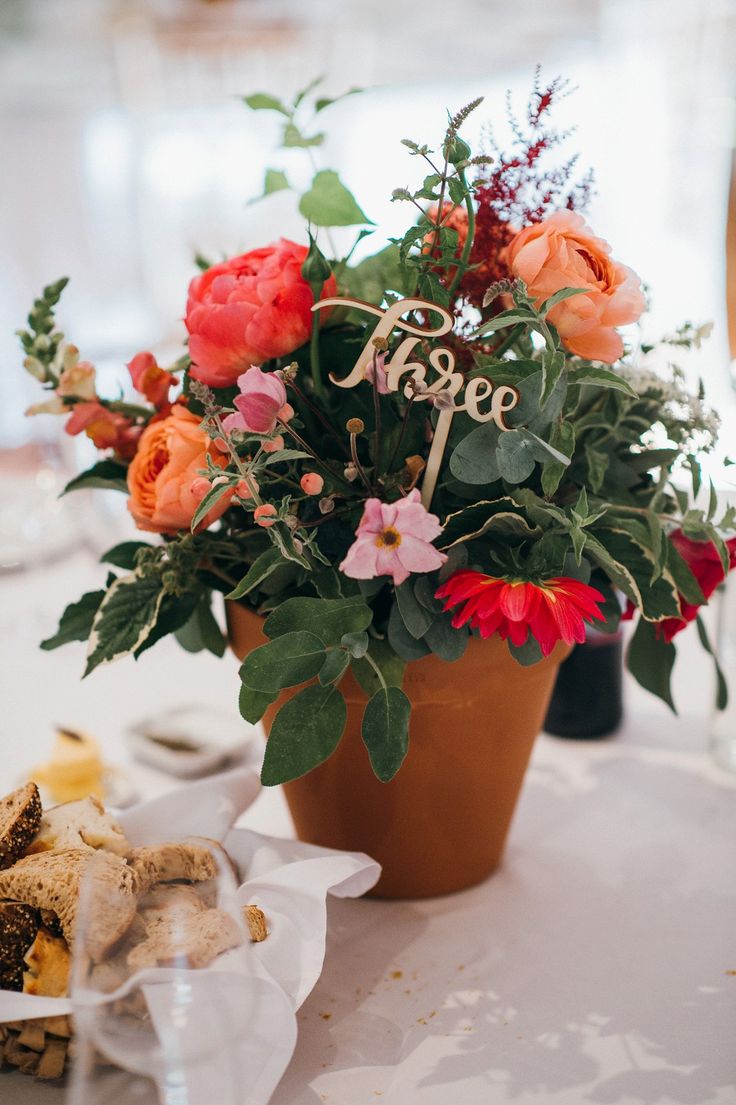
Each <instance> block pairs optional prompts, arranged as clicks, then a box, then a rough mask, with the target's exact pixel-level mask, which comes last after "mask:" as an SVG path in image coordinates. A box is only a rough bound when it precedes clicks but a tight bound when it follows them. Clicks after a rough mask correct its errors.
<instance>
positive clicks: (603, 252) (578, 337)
mask: <svg viewBox="0 0 736 1105" xmlns="http://www.w3.org/2000/svg"><path fill="white" fill-rule="evenodd" d="M610 252H611V251H610V247H609V246H608V244H607V243H606V242H604V241H602V240H601V239H600V238H596V237H595V236H594V235H593V232H592V231H591V230H590V228H589V227H587V226H586V225H585V221H584V219H583V218H582V216H581V215H576V214H575V213H574V212H572V211H556V212H555V213H554V215H550V217H549V218H548V219H544V220H543V221H542V222H539V223H535V224H534V225H532V226H528V227H526V228H525V229H524V230H522V231H520V233H518V234H516V235H515V237H514V238H512V240H511V242H510V244H509V247H508V255H507V259H508V265H509V268H510V269H511V271H512V272H513V274H514V276H518V277H520V278H521V279H522V280H523V281H524V282H525V284H526V286H527V288H528V290H529V294H530V295H531V296H533V298H534V299H535V300H536V302H537V306H539V304H540V303H541V302H542V301H543V300H545V299H547V298H548V297H549V296H551V295H553V294H554V292H558V291H560V290H561V289H562V288H585V289H586V292H585V294H583V293H581V294H580V295H575V296H571V298H570V299H565V300H563V301H562V303H558V304H557V306H556V307H553V308H552V310H551V311H550V312H549V316H548V317H549V320H550V322H552V323H553V324H554V326H556V327H557V330H558V332H559V335H560V337H561V338H562V342H563V344H564V346H565V348H566V349H569V350H570V352H571V353H575V354H577V355H578V356H579V357H585V358H586V359H588V360H591V361H603V362H604V363H605V364H612V363H613V362H614V361H616V360H618V358H619V357H620V356H621V354H622V353H623V351H624V343H623V341H622V340H621V336H620V335H619V334H618V333H617V332H616V330H615V327H616V326H624V325H625V324H626V323H629V322H635V321H636V320H637V319H638V318H639V315H640V314H641V313H642V311H643V310H644V306H645V304H644V296H643V295H642V291H641V285H640V282H639V277H638V276H637V275H636V273H635V272H632V270H631V269H628V268H626V266H625V265H619V264H618V263H617V262H615V261H613V260H612V259H611V256H610Z"/></svg>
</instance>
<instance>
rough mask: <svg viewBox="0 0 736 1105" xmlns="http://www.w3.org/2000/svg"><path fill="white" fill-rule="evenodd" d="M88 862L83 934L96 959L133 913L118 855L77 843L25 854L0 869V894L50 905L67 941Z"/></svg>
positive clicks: (132, 892) (133, 887) (131, 886)
mask: <svg viewBox="0 0 736 1105" xmlns="http://www.w3.org/2000/svg"><path fill="white" fill-rule="evenodd" d="M90 865H93V867H92V870H91V871H90V879H92V880H93V881H92V883H91V886H90V891H91V892H90V893H89V894H88V895H87V899H88V903H89V909H88V928H87V931H86V933H85V940H86V942H87V948H88V951H89V954H90V956H91V958H92V959H93V960H94V961H95V962H98V961H99V960H100V959H104V957H105V955H106V954H107V953H108V952H109V951H110V949H111V948H112V947H113V946H114V945H115V944H116V943H117V942H118V940H120V938H121V937H122V936H123V935H124V934H125V933H126V932H127V930H128V928H129V927H130V925H131V924H132V922H133V918H134V917H135V913H136V905H137V901H138V898H137V880H136V877H135V874H134V873H133V871H132V870H131V869H130V867H128V865H127V863H126V862H125V860H124V859H121V858H120V857H119V856H113V855H111V854H110V853H109V852H102V851H100V852H91V851H89V850H88V849H80V848H70V849H68V850H67V851H64V852H40V853H39V854H38V855H33V856H26V858H25V859H21V860H19V861H18V862H17V863H16V864H15V865H14V866H13V867H11V868H10V869H9V870H7V871H0V898H13V899H16V900H17V901H21V902H26V903H27V904H28V905H30V906H33V907H34V908H35V909H49V910H52V911H53V912H54V913H55V914H56V916H57V917H58V918H59V924H60V926H61V931H62V932H63V934H64V936H65V937H66V940H67V943H68V944H70V945H71V943H72V942H73V940H74V934H75V928H76V923H77V912H78V907H79V897H80V891H81V888H82V882H83V879H84V875H85V873H86V872H87V870H88V867H89V866H90Z"/></svg>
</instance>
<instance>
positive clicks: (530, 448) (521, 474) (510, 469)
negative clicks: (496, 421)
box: [496, 430, 535, 484]
mask: <svg viewBox="0 0 736 1105" xmlns="http://www.w3.org/2000/svg"><path fill="white" fill-rule="evenodd" d="M534 456H535V448H534V444H533V442H532V441H531V439H530V438H528V437H526V438H525V437H522V434H521V431H520V430H507V431H506V432H505V433H502V434H501V439H500V441H499V443H498V448H497V449H496V461H497V464H498V470H499V472H500V474H501V477H502V479H504V480H505V481H506V483H511V484H519V483H523V482H524V480H526V479H528V478H529V476H531V474H532V472H533V471H534V464H535V459H534Z"/></svg>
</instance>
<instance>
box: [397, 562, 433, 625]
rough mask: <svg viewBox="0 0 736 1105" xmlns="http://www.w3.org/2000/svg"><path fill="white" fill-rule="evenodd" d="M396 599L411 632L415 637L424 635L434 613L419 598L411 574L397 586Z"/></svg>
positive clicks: (403, 619)
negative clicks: (415, 592)
mask: <svg viewBox="0 0 736 1105" xmlns="http://www.w3.org/2000/svg"><path fill="white" fill-rule="evenodd" d="M396 601H397V602H398V604H399V613H400V614H401V620H402V621H403V623H404V625H405V626H406V628H407V629H408V631H409V633H411V635H412V637H415V638H419V637H423V636H424V634H425V633H426V631H427V630H428V629H429V627H430V625H431V624H432V619H433V617H434V615H433V614H432V613H431V612H430V611H429V610H427V608H426V607H425V606H422V604H421V603H420V602H419V601H418V600H417V598H416V596H415V594H414V581H413V579H412V577H411V576H410V577H409V579H407V580H405V581H404V583H402V584H401V585H400V586H399V587H397V588H396Z"/></svg>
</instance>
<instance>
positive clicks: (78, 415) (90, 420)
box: [64, 399, 142, 460]
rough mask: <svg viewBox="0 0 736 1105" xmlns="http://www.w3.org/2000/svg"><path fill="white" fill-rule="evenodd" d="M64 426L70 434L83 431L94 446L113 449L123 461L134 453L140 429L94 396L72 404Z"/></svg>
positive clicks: (74, 434) (73, 435)
mask: <svg viewBox="0 0 736 1105" xmlns="http://www.w3.org/2000/svg"><path fill="white" fill-rule="evenodd" d="M64 429H65V430H66V432H67V433H68V434H71V436H72V437H76V435H77V434H81V433H83V432H84V433H85V434H86V435H87V437H88V438H89V439H90V441H92V442H93V443H94V444H95V446H96V447H97V448H98V449H114V450H115V452H116V453H117V454H118V455H119V456H121V457H123V459H125V460H129V459H130V458H131V457H132V456H133V455H134V453H135V451H136V449H137V446H138V439H139V438H140V436H141V432H142V431H141V429H140V427H138V426H134V425H133V423H132V422H131V420H130V419H129V418H126V417H125V415H123V414H120V412H119V411H111V410H110V409H109V408H108V407H103V405H102V403H100V402H98V401H97V400H96V399H95V400H93V401H91V402H88V403H76V404H75V405H74V408H73V410H72V413H71V414H70V416H69V419H68V421H67V424H66V426H65V427H64Z"/></svg>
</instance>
